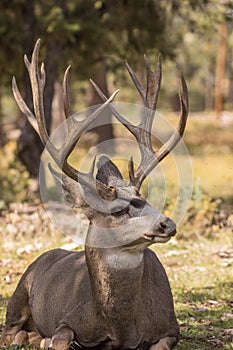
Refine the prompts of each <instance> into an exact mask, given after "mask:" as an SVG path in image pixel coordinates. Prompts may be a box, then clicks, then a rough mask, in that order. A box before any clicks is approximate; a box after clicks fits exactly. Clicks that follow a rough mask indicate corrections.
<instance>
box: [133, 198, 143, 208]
mask: <svg viewBox="0 0 233 350" xmlns="http://www.w3.org/2000/svg"><path fill="white" fill-rule="evenodd" d="M130 204H131V205H133V206H134V207H135V208H137V209H140V208H144V207H145V205H146V201H145V200H144V199H141V198H134V199H132V200H131V202H130Z"/></svg>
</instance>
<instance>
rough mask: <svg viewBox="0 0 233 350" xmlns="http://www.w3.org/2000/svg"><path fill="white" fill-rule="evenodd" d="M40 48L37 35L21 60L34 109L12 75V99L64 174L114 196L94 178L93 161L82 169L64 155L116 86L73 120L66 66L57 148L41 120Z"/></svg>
mask: <svg viewBox="0 0 233 350" xmlns="http://www.w3.org/2000/svg"><path fill="white" fill-rule="evenodd" d="M39 49H40V39H38V40H37V42H36V44H35V47H34V50H33V53H32V60H31V62H29V60H28V58H27V56H26V55H25V56H24V62H25V65H26V67H27V70H28V73H29V77H30V82H31V87H32V96H33V106H34V113H35V115H34V114H33V113H32V111H31V110H30V109H29V108H28V106H27V104H26V103H25V101H24V100H23V98H22V95H21V93H20V92H19V89H18V87H17V84H16V80H15V78H14V77H13V80H12V90H13V94H14V97H15V100H16V102H17V104H18V106H19V108H20V110H21V111H22V113H23V114H25V116H26V117H27V119H28V121H29V122H30V124H31V125H32V127H33V128H34V129H35V131H36V132H37V133H38V135H39V136H40V139H41V141H42V142H43V144H44V145H45V146H46V148H47V150H48V152H49V153H50V155H51V156H52V158H53V159H54V160H55V162H56V163H57V165H58V166H59V168H60V169H62V170H63V171H64V173H65V174H66V175H68V176H69V177H71V178H72V179H74V180H75V181H77V182H79V183H80V184H82V185H84V186H86V187H88V188H90V189H92V190H94V191H96V189H97V190H98V191H99V192H100V194H101V196H102V197H103V198H108V199H114V198H116V189H115V188H114V187H111V186H107V185H105V184H103V183H101V182H99V181H97V180H96V179H94V176H93V171H94V162H95V160H94V161H93V164H92V167H91V170H90V171H89V173H82V172H80V171H78V170H76V169H75V168H73V167H72V166H71V165H70V164H68V162H67V159H68V157H69V155H70V154H71V152H72V151H73V149H74V147H75V145H76V143H77V142H78V140H79V139H80V137H81V135H82V134H83V132H84V131H86V130H87V127H88V126H89V125H90V124H91V123H92V122H94V120H95V119H96V118H97V117H98V116H99V115H100V114H101V112H102V111H103V110H104V109H105V108H106V107H107V106H108V105H109V104H110V103H111V102H112V100H113V99H114V97H115V95H116V94H117V93H118V91H119V90H117V91H115V92H114V93H113V94H112V96H111V97H110V98H109V99H106V101H105V103H103V104H102V105H101V106H100V107H99V108H98V109H97V110H96V111H94V112H93V113H92V114H91V115H90V116H89V117H88V118H86V119H85V120H83V121H77V120H76V119H75V118H74V117H70V115H71V107H70V99H69V92H68V76H69V70H70V66H69V67H68V68H67V69H66V72H65V74H64V79H63V102H64V112H65V116H66V118H68V117H70V118H69V119H67V129H68V130H67V137H66V139H65V141H64V143H63V145H62V146H61V147H60V148H57V147H56V146H55V145H54V144H53V143H52V142H51V139H50V138H49V135H48V132H47V129H46V123H45V115H44V101H43V94H44V87H45V81H46V74H45V68H44V64H43V63H42V65H41V71H40V74H39V71H38V55H39Z"/></svg>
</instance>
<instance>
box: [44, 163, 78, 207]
mask: <svg viewBox="0 0 233 350" xmlns="http://www.w3.org/2000/svg"><path fill="white" fill-rule="evenodd" d="M48 167H49V170H50V172H51V173H52V175H53V177H54V180H55V182H56V185H57V187H58V190H59V192H60V194H61V195H62V196H63V197H64V198H65V200H66V202H67V203H68V205H69V206H70V207H71V208H82V207H83V206H84V205H85V202H84V200H83V195H82V192H83V190H82V187H81V185H80V184H79V183H78V182H76V181H74V180H73V179H71V178H70V177H68V176H67V175H65V174H61V173H59V172H57V171H56V170H55V169H54V168H53V167H52V165H51V164H50V163H49V164H48Z"/></svg>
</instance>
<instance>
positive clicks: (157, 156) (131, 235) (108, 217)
mask: <svg viewBox="0 0 233 350" xmlns="http://www.w3.org/2000/svg"><path fill="white" fill-rule="evenodd" d="M39 47H40V41H39V40H38V41H37V43H36V45H35V48H34V51H33V54H32V62H31V63H30V62H29V61H28V59H27V57H26V56H25V64H26V67H27V69H28V72H29V77H30V81H31V86H32V94H33V103H34V111H35V115H34V114H33V113H32V112H31V111H30V109H29V108H28V106H27V105H26V103H25V102H24V100H23V98H22V96H21V94H20V92H19V90H18V88H17V85H16V82H15V79H13V93H14V96H15V99H16V101H17V103H18V106H19V108H20V109H21V111H22V112H23V113H24V114H25V115H26V116H27V119H28V121H29V122H30V123H31V125H32V126H33V128H34V129H35V130H36V131H37V133H38V134H39V136H40V138H41V140H42V142H43V143H44V145H46V148H47V150H48V152H49V153H50V155H51V156H52V158H53V159H54V160H55V162H56V163H57V165H58V166H59V168H60V169H61V170H62V171H63V173H64V174H63V175H62V174H60V173H58V172H56V171H55V170H54V169H53V168H52V167H51V166H50V170H51V172H52V173H53V175H54V177H55V178H56V181H57V183H59V184H60V185H61V186H62V188H63V190H64V194H65V197H66V200H67V202H68V203H69V205H71V206H73V207H81V208H82V209H83V211H84V212H85V214H86V216H87V217H88V219H89V220H90V229H89V234H88V236H87V244H90V245H95V246H101V247H104V246H125V247H128V248H129V249H132V248H133V249H135V248H139V249H144V248H145V247H147V246H149V245H150V244H152V243H156V242H167V241H168V240H169V239H170V238H171V237H172V236H174V235H175V233H176V225H175V223H174V222H173V221H172V220H171V219H169V218H168V217H166V216H165V215H163V214H162V213H161V212H159V211H158V210H156V209H154V208H152V207H151V206H150V204H149V203H148V202H147V201H146V200H145V199H144V198H142V197H141V195H140V188H141V185H142V183H143V181H144V180H145V178H146V177H147V175H148V174H149V173H150V172H151V171H152V169H153V168H154V167H155V166H156V165H157V164H158V163H159V162H160V161H161V160H162V159H163V158H164V157H165V156H166V155H167V154H168V153H169V152H170V151H171V150H172V149H173V148H174V147H175V146H176V144H177V143H178V142H179V140H180V138H181V137H182V135H183V132H184V129H185V125H186V120H187V115H188V92H187V87H186V83H185V80H184V78H182V79H181V81H182V94H180V104H181V117H180V120H179V123H178V127H177V130H176V131H174V133H173V134H172V136H171V137H170V139H169V140H168V141H167V142H166V143H165V144H164V145H163V146H162V147H161V148H160V149H159V150H157V151H154V150H153V147H152V141H151V128H152V122H153V118H154V114H155V110H156V105H157V100H158V93H159V89H160V83H161V75H162V74H161V60H160V57H159V59H158V64H157V68H156V70H155V72H153V71H152V70H151V68H150V65H149V62H148V60H147V58H146V57H145V61H146V71H147V83H146V87H143V86H142V85H141V83H140V82H139V81H138V79H137V77H136V75H135V73H134V72H133V70H132V69H131V68H130V66H129V65H128V63H127V62H126V67H127V69H128V71H129V74H130V76H131V78H132V80H133V82H134V84H135V86H136V88H137V90H138V92H139V94H140V95H141V97H142V99H143V102H144V106H145V107H146V108H145V116H144V118H143V120H142V122H141V123H140V124H139V125H137V126H135V125H132V124H130V123H129V122H128V121H127V120H126V119H125V118H124V117H123V116H122V115H121V114H120V113H119V112H118V111H117V110H116V109H115V108H114V107H113V106H112V105H111V104H110V103H111V102H112V100H113V98H114V97H115V95H116V93H117V92H118V91H116V92H115V93H114V94H113V95H112V96H111V97H110V98H107V97H106V96H105V95H104V94H103V93H102V91H101V90H100V89H99V87H98V86H97V85H96V84H95V83H94V82H93V81H91V83H92V85H93V87H94V88H95V90H96V92H97V93H98V94H99V95H100V97H101V98H102V99H103V104H102V105H101V106H100V107H99V108H98V109H97V110H96V111H95V112H94V113H93V114H92V115H90V116H89V117H88V118H86V119H85V120H83V121H77V120H76V119H75V118H73V117H72V116H71V108H70V102H69V94H68V73H69V67H68V69H67V70H66V73H65V75H64V81H63V97H64V112H65V115H66V117H67V118H68V119H67V129H68V132H67V137H66V139H65V140H64V143H63V145H62V146H61V147H60V148H57V147H56V146H55V145H54V144H53V142H52V141H51V139H50V138H49V136H48V133H47V130H46V126H45V118H44V106H43V92H44V86H45V70H44V65H43V64H42V66H41V74H39V71H38V52H39ZM105 108H109V109H110V110H111V111H112V113H113V115H114V116H115V117H116V118H117V119H118V120H119V121H120V122H121V123H122V124H123V125H124V126H125V127H126V128H127V129H128V131H129V132H130V133H132V134H133V135H134V136H135V138H136V140H137V143H138V145H139V149H140V152H141V161H140V164H139V166H138V168H137V169H136V170H135V169H134V168H135V167H134V162H133V159H132V158H131V160H130V161H129V183H128V184H126V183H125V181H124V180H123V177H122V175H121V172H120V171H119V169H118V168H117V167H116V165H115V164H114V163H113V162H112V161H111V160H110V159H109V158H108V156H106V155H101V156H100V157H99V160H98V162H97V174H96V176H94V169H95V161H94V162H93V165H92V167H91V170H90V171H89V172H88V173H83V172H80V171H78V170H77V169H75V168H74V167H72V166H71V165H70V164H69V163H68V161H67V159H68V157H69V155H70V154H71V152H72V151H73V149H74V147H75V145H76V143H77V142H78V140H79V139H80V137H81V135H82V134H83V133H84V132H85V130H86V128H87V126H88V125H90V124H91V123H92V122H93V121H94V120H95V119H96V118H98V117H100V115H101V112H102V111H103V110H104V109H105Z"/></svg>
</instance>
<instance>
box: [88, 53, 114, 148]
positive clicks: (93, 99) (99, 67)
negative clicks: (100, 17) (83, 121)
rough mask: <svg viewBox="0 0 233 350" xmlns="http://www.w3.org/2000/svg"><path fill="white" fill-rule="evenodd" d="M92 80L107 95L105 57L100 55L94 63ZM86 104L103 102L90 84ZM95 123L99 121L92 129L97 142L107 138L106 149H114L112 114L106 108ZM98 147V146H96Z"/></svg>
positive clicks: (99, 142)
mask: <svg viewBox="0 0 233 350" xmlns="http://www.w3.org/2000/svg"><path fill="white" fill-rule="evenodd" d="M93 80H94V82H95V83H96V84H97V85H98V86H99V87H100V89H101V90H102V91H103V93H104V94H105V95H106V96H109V93H108V87H107V66H106V62H105V59H104V58H103V57H101V58H100V59H99V60H98V62H97V63H96V67H95V73H94V76H93ZM88 93H89V98H88V105H89V106H96V105H99V104H102V103H103V100H102V99H101V98H100V97H99V95H98V94H97V93H96V92H95V90H94V89H93V87H92V86H90V90H89V91H88ZM97 123H101V125H97V126H96V127H95V128H94V131H95V132H96V133H97V135H98V144H101V143H103V142H105V141H107V140H109V142H108V146H107V147H108V151H110V152H113V151H114V140H113V139H114V134H113V126H112V116H111V112H110V111H109V109H106V110H105V111H104V112H103V113H102V116H101V118H100V119H97ZM97 147H98V146H97Z"/></svg>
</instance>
